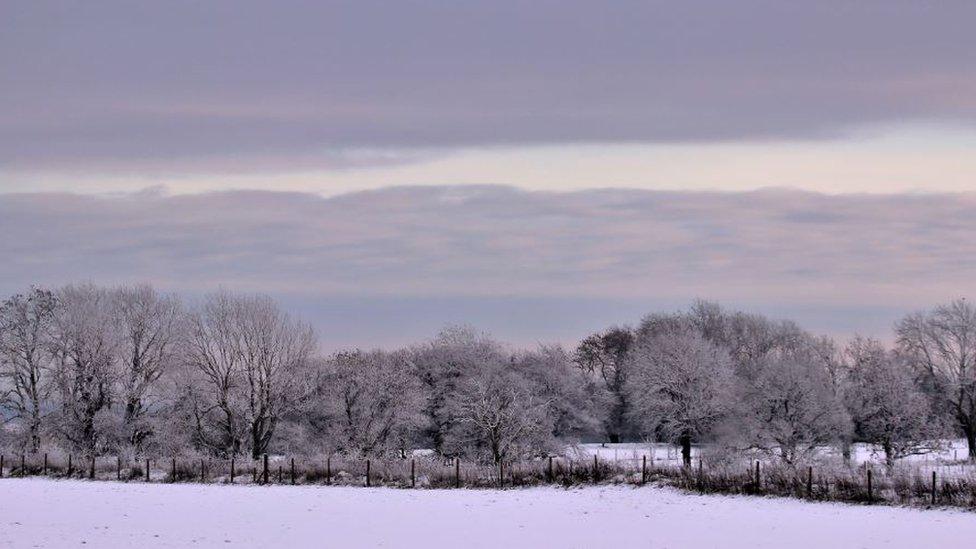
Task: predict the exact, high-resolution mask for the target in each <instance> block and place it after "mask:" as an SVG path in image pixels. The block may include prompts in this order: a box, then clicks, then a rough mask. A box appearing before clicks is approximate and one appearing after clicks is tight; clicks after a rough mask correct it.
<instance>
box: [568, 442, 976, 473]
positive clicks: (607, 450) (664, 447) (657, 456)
mask: <svg viewBox="0 0 976 549" xmlns="http://www.w3.org/2000/svg"><path fill="white" fill-rule="evenodd" d="M574 450H575V451H574ZM574 450H570V453H571V454H574V453H575V454H576V457H578V458H585V457H591V456H593V455H597V456H599V458H600V460H601V461H615V462H628V463H631V464H633V465H634V466H635V467H639V465H640V462H641V458H642V457H643V456H647V459H648V460H649V461H653V462H654V463H655V464H657V465H661V464H665V463H667V464H671V465H674V466H680V465H681V449H680V448H679V447H677V446H674V445H671V444H662V443H650V444H648V443H619V444H611V443H607V444H598V443H589V444H580V445H579V446H577V447H576V448H575V449H574ZM700 451H701V448H700V447H698V446H694V447H692V456H693V457H694V458H697V457H698V455H699V452H700ZM967 452H968V450H967V447H966V440H965V439H956V440H946V441H944V442H943V448H942V450H940V451H937V452H930V453H927V454H923V455H916V456H909V457H906V458H904V459H903V460H902V461H901V463H910V464H913V465H918V466H934V465H944V464H947V463H954V462H959V461H960V460H965V459H966V457H967V455H968V454H967ZM821 454H822V455H824V456H826V455H834V454H836V449H835V448H824V449H823V451H822V452H821ZM836 457H838V458H839V456H836ZM851 457H852V459H851V461H852V463H853V464H855V465H860V464H863V463H875V464H878V465H880V464H883V463H884V454H883V453H881V449H880V448H876V447H872V446H871V445H868V444H855V445H853V447H852V456H851Z"/></svg>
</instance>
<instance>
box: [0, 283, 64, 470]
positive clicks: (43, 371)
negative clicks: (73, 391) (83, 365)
mask: <svg viewBox="0 0 976 549" xmlns="http://www.w3.org/2000/svg"><path fill="white" fill-rule="evenodd" d="M57 306H58V300H57V298H56V297H55V296H54V294H53V293H52V292H50V291H47V290H41V289H37V288H34V289H32V290H31V291H30V292H29V293H27V294H26V295H23V294H18V295H15V296H13V297H11V298H10V299H7V300H6V301H4V302H3V304H2V305H0V408H3V409H6V410H7V411H8V412H10V413H11V419H13V420H16V421H18V422H20V423H21V424H22V425H23V427H24V429H25V430H26V439H25V447H26V449H27V450H28V451H29V452H37V450H38V449H39V448H40V446H41V427H42V425H41V424H42V420H43V419H44V416H45V405H46V404H47V399H48V397H49V396H50V391H51V388H52V387H53V385H52V383H51V382H50V380H49V377H50V374H51V370H52V360H53V357H52V355H51V348H52V346H51V336H52V327H53V324H54V318H55V314H56V311H57Z"/></svg>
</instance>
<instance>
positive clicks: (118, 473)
mask: <svg viewBox="0 0 976 549" xmlns="http://www.w3.org/2000/svg"><path fill="white" fill-rule="evenodd" d="M115 480H122V456H115Z"/></svg>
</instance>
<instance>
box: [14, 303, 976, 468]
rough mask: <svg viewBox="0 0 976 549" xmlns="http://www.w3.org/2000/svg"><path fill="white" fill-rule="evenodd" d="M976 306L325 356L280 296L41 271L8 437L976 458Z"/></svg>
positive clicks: (316, 448) (447, 333)
mask: <svg viewBox="0 0 976 549" xmlns="http://www.w3.org/2000/svg"><path fill="white" fill-rule="evenodd" d="M974 361H976V308H974V307H973V306H972V305H971V304H970V303H968V302H967V301H965V300H957V301H953V302H951V303H948V304H945V305H941V306H938V307H935V308H933V309H931V310H928V311H922V312H918V313H913V314H910V315H908V316H906V317H904V318H903V319H901V320H900V321H898V322H897V323H896V325H895V331H894V338H893V344H892V345H891V346H885V345H884V344H882V342H880V341H878V340H874V339H870V338H864V337H859V336H855V337H852V338H851V339H850V340H849V341H848V342H846V343H845V344H844V345H840V344H839V343H838V342H836V341H835V340H833V339H831V338H828V337H824V336H816V335H813V334H810V333H808V332H807V331H805V330H803V329H801V328H800V327H799V326H798V325H797V324H796V323H794V322H791V321H784V320H773V319H769V318H766V317H764V316H761V315H756V314H748V313H743V312H738V311H730V310H726V309H724V308H722V307H721V306H719V305H717V304H714V303H710V302H697V303H695V304H693V305H692V306H691V307H689V308H688V309H687V310H684V311H679V312H674V313H654V314H649V315H647V316H646V317H644V318H643V319H642V320H641V322H640V323H639V324H638V325H637V326H636V327H626V326H624V327H610V328H607V329H606V330H603V331H600V332H598V333H594V334H592V335H590V336H588V337H586V338H585V339H584V340H583V341H582V342H581V343H580V344H579V345H578V346H577V347H576V348H575V349H570V350H567V349H565V348H563V347H561V346H558V345H542V346H539V347H538V348H535V349H515V348H511V347H509V346H507V345H504V344H502V343H500V342H498V341H496V340H494V339H492V338H491V337H489V336H487V335H485V334H482V333H479V332H477V331H475V330H473V329H471V328H467V327H451V328H448V329H445V330H443V331H442V332H441V333H439V334H437V335H436V336H435V337H433V338H431V339H430V340H428V341H425V342H421V343H418V344H415V345H410V346H407V347H404V348H400V349H394V350H362V349H351V350H346V351H341V352H337V353H334V354H332V355H330V356H323V355H321V354H320V353H319V351H318V346H317V342H316V334H315V332H314V331H313V329H312V328H311V327H310V326H309V325H308V324H306V323H304V322H302V321H301V320H299V319H295V318H292V317H291V316H290V315H289V314H287V313H286V312H285V311H283V310H282V309H281V308H280V307H279V306H278V305H277V303H276V302H275V301H274V300H272V299H271V298H269V297H267V296H260V295H248V294H236V293H231V292H223V291H222V292H218V293H214V294H211V295H208V296H206V297H204V298H202V299H199V300H195V301H193V302H190V303H188V302H187V300H184V299H182V298H181V297H180V296H178V295H174V294H167V293H163V292H159V291H157V290H156V289H154V288H153V287H151V286H149V285H138V286H123V287H113V288H107V287H99V286H95V285H90V284H89V285H69V286H65V287H62V288H57V289H53V290H50V289H42V288H32V289H31V290H30V291H27V292H25V293H22V294H18V295H14V296H11V297H9V298H7V299H6V300H4V301H3V302H2V304H0V419H2V421H3V428H2V430H0V437H2V438H0V445H2V446H4V447H7V448H10V449H12V450H14V451H18V452H23V453H36V452H39V451H42V450H47V449H60V450H63V451H67V452H77V453H81V454H84V455H88V456H97V455H102V454H118V455H122V456H130V457H132V458H135V457H138V456H144V455H160V454H167V455H185V454H187V453H198V454H200V455H209V456H215V457H232V456H251V457H253V458H257V457H258V456H260V455H262V454H266V453H292V454H306V455H313V454H321V453H342V454H346V455H351V456H363V457H404V458H405V457H406V456H408V455H409V453H410V452H411V451H412V450H414V449H420V448H424V449H431V450H433V451H434V452H435V454H437V455H440V456H444V457H455V456H456V457H463V458H465V459H471V460H479V461H483V462H493V463H499V462H503V461H510V460H516V459H524V458H532V457H537V456H541V455H547V454H548V455H552V454H558V453H561V452H563V451H564V450H565V448H566V447H567V445H569V444H572V443H573V442H576V441H611V442H620V441H646V440H653V441H667V442H673V443H675V444H677V445H679V446H680V447H681V452H682V457H683V460H684V462H685V463H686V464H687V463H690V460H691V448H692V445H693V444H698V443H707V444H709V445H710V447H713V448H720V449H723V450H725V451H729V452H744V451H751V452H755V451H759V452H764V453H767V454H769V455H771V456H773V457H775V458H776V459H778V460H780V461H781V462H782V463H784V464H787V465H793V464H796V463H798V462H800V461H802V460H805V459H807V458H809V457H810V456H811V454H813V453H814V452H817V451H820V450H821V449H822V448H824V447H835V448H837V449H838V450H839V452H840V453H841V454H843V455H849V452H850V448H851V445H852V444H853V443H854V442H868V443H872V444H876V445H877V446H878V447H879V448H880V449H881V451H882V452H883V453H884V456H885V459H886V462H887V463H888V464H889V465H893V464H894V463H895V462H896V461H897V460H898V459H901V458H904V457H906V456H909V455H913V454H919V453H924V452H927V451H931V450H934V449H937V448H938V447H939V445H940V444H941V442H940V441H941V440H943V439H944V438H946V437H955V436H959V435H962V436H964V437H965V438H966V440H967V442H968V445H969V458H970V459H976V363H974Z"/></svg>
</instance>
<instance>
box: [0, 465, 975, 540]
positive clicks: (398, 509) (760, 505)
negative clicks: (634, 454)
mask: <svg viewBox="0 0 976 549" xmlns="http://www.w3.org/2000/svg"><path fill="white" fill-rule="evenodd" d="M973 539H976V514H972V513H967V512H963V511H924V510H912V509H901V508H891V507H867V506H851V505H840V504H818V503H806V502H802V501H797V500H789V499H763V498H748V497H723V496H697V495H688V494H681V493H678V492H676V491H672V490H670V489H665V488H652V487H645V488H629V487H622V486H603V487H588V488H580V489H570V490H564V489H558V488H532V489H522V490H505V491H492V490H397V489H386V488H375V489H366V488H328V487H321V486H297V487H293V486H269V487H258V486H248V487H245V486H214V485H210V486H207V485H194V484H175V485H169V484H153V485H145V484H138V483H131V484H124V483H115V482H85V481H64V480H61V481H55V480H45V479H24V480H21V479H4V480H2V481H0V547H99V548H102V547H105V548H110V547H139V548H140V549H148V548H152V547H424V548H435V547H504V548H506V549H513V548H516V547H614V548H615V549H619V548H625V547H791V548H801V547H852V548H853V547H858V548H862V547H888V548H893V547H911V548H913V549H914V548H917V547H965V546H967V544H968V543H970V542H971V540H973Z"/></svg>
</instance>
